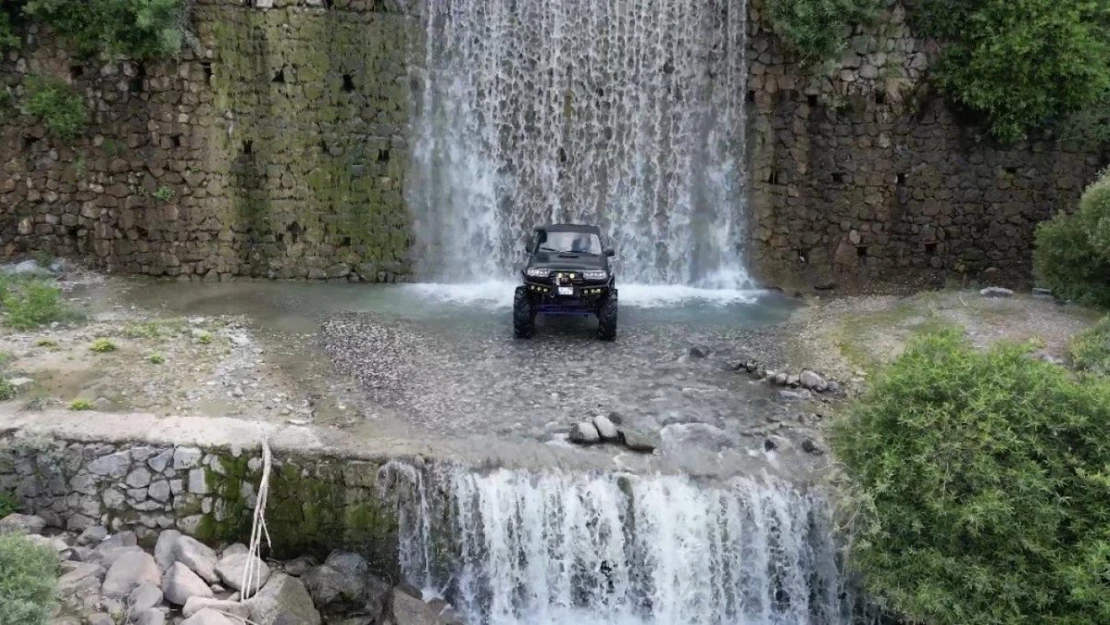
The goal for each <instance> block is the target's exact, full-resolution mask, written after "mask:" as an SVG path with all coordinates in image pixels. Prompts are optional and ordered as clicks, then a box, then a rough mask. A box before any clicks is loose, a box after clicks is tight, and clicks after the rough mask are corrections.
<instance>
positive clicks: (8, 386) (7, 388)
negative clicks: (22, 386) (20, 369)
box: [0, 377, 16, 401]
mask: <svg viewBox="0 0 1110 625" xmlns="http://www.w3.org/2000/svg"><path fill="white" fill-rule="evenodd" d="M15 390H16V389H15V386H13V385H12V383H11V382H10V381H8V378H4V377H0V401H8V400H9V399H11V398H13V397H15Z"/></svg>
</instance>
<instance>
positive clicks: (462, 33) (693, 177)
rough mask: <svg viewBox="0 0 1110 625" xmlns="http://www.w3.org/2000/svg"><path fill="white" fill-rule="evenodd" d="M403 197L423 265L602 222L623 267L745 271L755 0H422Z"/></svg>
mask: <svg viewBox="0 0 1110 625" xmlns="http://www.w3.org/2000/svg"><path fill="white" fill-rule="evenodd" d="M422 13H423V19H424V27H425V48H424V50H423V58H422V59H420V60H419V61H417V62H416V63H415V64H414V70H413V71H414V72H415V73H418V74H422V75H421V76H420V80H413V81H412V82H413V83H414V84H416V85H419V89H420V91H419V93H416V94H414V95H415V100H416V103H417V111H418V114H417V115H415V116H414V120H413V124H414V127H413V134H414V137H415V142H414V154H413V156H414V158H413V169H412V171H411V172H410V174H409V176H408V189H407V191H406V192H407V196H408V197H407V199H408V204H409V206H410V207H411V209H412V211H413V221H414V233H415V235H416V249H415V250H414V253H415V258H416V260H417V268H418V271H419V272H420V273H421V274H422V277H423V278H425V279H435V280H445V281H472V280H475V279H485V280H488V279H491V278H500V277H507V276H509V275H511V273H512V271H513V269H514V268H515V267H518V266H519V262H520V260H521V259H522V257H521V253H522V251H523V248H524V240H525V238H526V236H527V235H528V233H529V232H530V231H531V228H532V227H533V226H535V225H539V224H542V223H547V222H578V223H598V224H599V225H600V226H601V227H602V229H603V231H604V232H605V233H606V234H607V235H608V238H609V240H610V242H611V243H612V245H613V247H615V248H616V250H617V255H618V256H617V258H618V262H619V265H618V266H619V275H620V276H621V279H622V280H623V281H625V282H629V281H631V282H640V283H654V284H689V285H696V286H702V287H711V288H737V287H746V286H749V284H750V281H749V279H748V275H747V272H746V271H745V269H744V262H743V260H744V259H743V253H744V240H745V236H746V234H745V230H746V215H745V212H746V211H745V204H746V202H745V195H746V183H747V180H746V173H745V172H746V169H747V164H746V160H745V114H744V105H745V99H746V97H747V94H748V90H747V65H746V61H745V58H744V50H745V45H746V33H745V30H746V14H747V5H746V0H665V1H662V2H655V3H651V2H628V1H627V0H556V1H555V2H548V1H542V0H513V1H509V0H436V1H432V0H425V5H424V7H423V11H422Z"/></svg>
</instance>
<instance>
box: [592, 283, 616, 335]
mask: <svg viewBox="0 0 1110 625" xmlns="http://www.w3.org/2000/svg"><path fill="white" fill-rule="evenodd" d="M597 338H599V339H601V340H603V341H614V340H616V338H617V294H616V293H615V292H614V293H612V294H611V295H610V296H609V297H606V298H605V300H604V301H603V302H601V305H600V306H598V308H597Z"/></svg>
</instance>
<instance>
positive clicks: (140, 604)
mask: <svg viewBox="0 0 1110 625" xmlns="http://www.w3.org/2000/svg"><path fill="white" fill-rule="evenodd" d="M161 603H162V589H161V588H159V587H157V586H155V585H154V584H152V583H150V582H147V583H145V584H143V585H142V586H139V587H138V588H136V589H135V590H134V592H132V593H131V597H130V600H129V602H128V605H130V606H131V611H132V612H142V611H144V610H149V609H150V608H153V607H155V606H157V605H160V604H161Z"/></svg>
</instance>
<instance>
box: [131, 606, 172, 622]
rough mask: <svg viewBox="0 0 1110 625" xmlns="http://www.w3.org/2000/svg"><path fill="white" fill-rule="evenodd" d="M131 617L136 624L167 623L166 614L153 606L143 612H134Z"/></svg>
mask: <svg viewBox="0 0 1110 625" xmlns="http://www.w3.org/2000/svg"><path fill="white" fill-rule="evenodd" d="M131 614H132V616H131V619H132V621H134V623H135V625H166V614H165V612H162V611H161V610H155V609H153V608H151V609H149V610H143V611H141V612H132V613H131Z"/></svg>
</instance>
